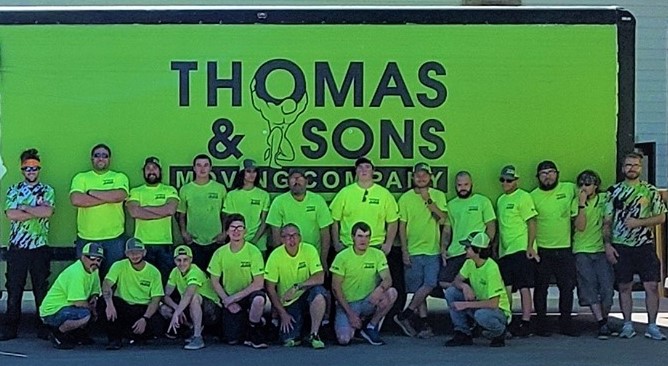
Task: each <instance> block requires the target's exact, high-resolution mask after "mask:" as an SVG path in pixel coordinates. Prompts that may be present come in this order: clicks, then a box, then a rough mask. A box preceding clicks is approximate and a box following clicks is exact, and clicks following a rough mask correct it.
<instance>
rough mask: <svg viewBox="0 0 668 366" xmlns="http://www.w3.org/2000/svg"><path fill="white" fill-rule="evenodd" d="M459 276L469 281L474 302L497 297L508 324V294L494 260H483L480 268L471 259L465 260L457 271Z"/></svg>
mask: <svg viewBox="0 0 668 366" xmlns="http://www.w3.org/2000/svg"><path fill="white" fill-rule="evenodd" d="M459 275H460V276H462V277H463V278H464V279H467V280H469V283H470V284H471V288H472V289H473V292H474V293H475V297H476V300H479V301H485V300H489V299H493V298H495V297H497V296H498V297H499V309H500V310H501V311H503V313H504V314H506V317H507V318H508V322H510V318H511V315H512V313H511V312H510V301H508V293H507V292H506V286H505V285H504V284H503V280H502V279H501V272H499V266H498V265H497V264H496V262H494V260H492V259H491V258H489V259H487V260H485V263H483V265H482V266H480V267H477V266H476V265H475V262H474V261H473V260H472V259H467V260H466V262H464V265H463V266H462V269H461V270H460V271H459Z"/></svg>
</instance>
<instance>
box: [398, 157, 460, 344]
mask: <svg viewBox="0 0 668 366" xmlns="http://www.w3.org/2000/svg"><path fill="white" fill-rule="evenodd" d="M431 178H432V175H431V167H429V165H427V164H426V163H418V164H416V165H415V167H414V168H413V189H411V190H410V191H408V192H406V193H404V194H403V195H402V196H401V198H399V240H400V241H401V251H402V259H403V263H404V279H405V283H406V292H409V293H413V298H412V299H411V302H410V304H408V307H406V309H404V310H403V311H402V312H401V313H399V314H397V315H395V316H394V322H395V323H397V324H398V325H399V326H400V327H401V329H402V330H403V332H404V333H405V334H406V335H407V336H409V337H414V336H419V337H420V338H429V337H431V336H433V335H434V333H433V331H432V330H431V326H429V323H428V322H427V301H426V299H427V296H429V294H430V293H431V291H432V290H433V289H434V288H435V287H436V285H438V271H439V268H440V263H441V260H440V258H441V254H442V253H441V248H443V249H445V245H441V242H442V240H441V237H446V238H449V237H450V234H449V231H450V225H449V223H448V221H447V220H448V214H447V211H448V208H447V200H446V198H445V193H443V192H441V191H439V190H437V189H434V188H431V185H432V180H431ZM442 226H444V228H443V230H441V227H442ZM442 231H443V233H442ZM446 231H447V232H448V233H444V232H446ZM416 312H417V314H418V316H419V318H420V320H419V327H420V330H419V333H418V331H416V329H415V328H414V327H413V324H412V321H411V320H412V318H413V316H414V315H415V313H416Z"/></svg>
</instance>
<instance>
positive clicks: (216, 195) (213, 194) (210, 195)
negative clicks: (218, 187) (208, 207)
mask: <svg viewBox="0 0 668 366" xmlns="http://www.w3.org/2000/svg"><path fill="white" fill-rule="evenodd" d="M209 198H210V199H213V200H217V199H218V193H209Z"/></svg>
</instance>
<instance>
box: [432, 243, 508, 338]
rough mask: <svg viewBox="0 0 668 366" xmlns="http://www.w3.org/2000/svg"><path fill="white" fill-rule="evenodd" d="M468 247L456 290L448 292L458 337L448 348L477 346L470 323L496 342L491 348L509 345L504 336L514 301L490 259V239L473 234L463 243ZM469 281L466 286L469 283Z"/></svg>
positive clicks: (452, 288)
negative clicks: (509, 299) (471, 321)
mask: <svg viewBox="0 0 668 366" xmlns="http://www.w3.org/2000/svg"><path fill="white" fill-rule="evenodd" d="M460 244H461V245H463V246H464V247H466V258H467V261H466V262H464V265H463V266H462V269H461V271H460V272H459V274H458V275H457V277H456V278H455V281H454V282H453V286H450V287H448V289H447V290H445V299H446V301H447V302H448V307H449V308H450V318H451V319H452V323H453V326H454V328H455V336H454V337H453V338H452V339H450V340H449V341H447V342H446V343H445V345H446V346H447V347H455V346H467V345H471V344H473V338H472V336H471V327H470V325H469V323H468V319H469V318H472V319H473V320H474V321H475V323H476V324H477V325H478V326H480V328H482V329H483V331H482V332H483V336H485V337H486V338H490V339H491V340H492V341H491V343H490V344H489V345H490V347H503V346H505V345H506V343H505V337H504V333H505V330H506V324H508V322H509V321H510V316H511V312H510V301H508V292H507V291H506V289H505V288H504V284H503V281H502V279H501V273H500V272H499V267H498V266H497V265H496V263H495V262H494V260H492V259H490V258H489V257H490V255H491V251H490V250H489V249H488V247H489V237H488V236H487V234H485V233H484V232H473V233H471V234H470V235H469V237H468V238H467V239H465V240H462V241H461V242H460ZM465 281H466V282H465Z"/></svg>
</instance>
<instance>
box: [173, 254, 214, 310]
mask: <svg viewBox="0 0 668 366" xmlns="http://www.w3.org/2000/svg"><path fill="white" fill-rule="evenodd" d="M167 285H168V286H171V287H175V288H176V290H177V291H178V292H179V294H180V295H181V296H183V294H184V293H185V292H186V289H187V288H188V286H193V285H194V286H197V293H198V294H200V295H201V296H202V297H204V298H207V299H209V300H211V301H213V302H214V303H215V304H218V305H220V298H219V297H218V294H216V291H214V289H213V285H211V281H209V279H208V278H207V277H206V274H205V273H204V272H203V271H202V270H201V269H200V268H199V267H197V265H196V264H191V265H190V269H189V270H188V272H186V273H185V274H183V273H181V271H179V269H178V268H173V269H172V272H170V274H169V278H168V279H167Z"/></svg>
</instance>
